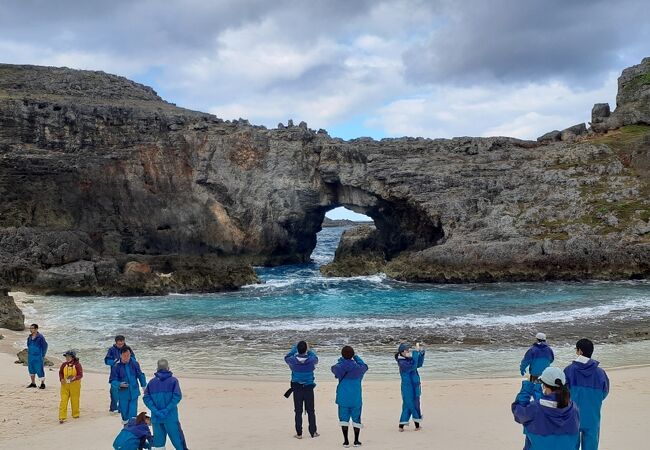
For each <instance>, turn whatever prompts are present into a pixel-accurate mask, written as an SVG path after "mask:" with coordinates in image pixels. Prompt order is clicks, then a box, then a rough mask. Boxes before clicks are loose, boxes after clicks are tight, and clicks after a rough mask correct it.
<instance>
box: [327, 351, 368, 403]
mask: <svg viewBox="0 0 650 450" xmlns="http://www.w3.org/2000/svg"><path fill="white" fill-rule="evenodd" d="M367 371H368V365H367V364H366V363H365V362H363V360H362V359H361V357H360V356H358V355H354V358H352V359H345V358H343V357H341V358H339V361H338V362H337V363H336V364H334V365H333V366H332V373H333V374H334V376H335V377H336V378H337V379H338V380H339V384H338V386H336V404H337V405H339V406H343V407H346V408H357V407H360V406H361V405H362V403H363V402H362V399H361V380H363V375H364V374H365V373H366V372H367Z"/></svg>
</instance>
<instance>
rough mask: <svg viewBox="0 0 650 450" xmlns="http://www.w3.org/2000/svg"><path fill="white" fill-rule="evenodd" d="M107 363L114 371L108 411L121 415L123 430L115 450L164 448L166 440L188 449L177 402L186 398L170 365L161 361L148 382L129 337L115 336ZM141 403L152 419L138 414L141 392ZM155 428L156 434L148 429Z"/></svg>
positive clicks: (116, 442)
mask: <svg viewBox="0 0 650 450" xmlns="http://www.w3.org/2000/svg"><path fill="white" fill-rule="evenodd" d="M104 363H105V364H106V365H107V366H110V368H111V374H110V376H109V378H108V382H109V384H110V392H109V394H110V406H109V411H110V412H111V413H113V414H118V413H119V414H120V417H121V419H122V425H123V428H122V430H121V431H120V433H119V434H118V435H117V437H116V438H115V441H114V442H113V448H114V449H116V450H139V449H142V448H151V449H164V448H165V444H166V442H167V438H168V437H169V440H170V441H171V444H172V445H173V446H174V448H175V449H176V450H187V444H186V441H185V435H184V434H183V429H182V428H181V423H180V421H179V419H178V403H179V402H180V401H181V399H182V398H183V395H182V393H181V388H180V385H179V383H178V379H177V378H176V377H174V376H173V374H172V372H171V371H170V370H169V362H168V361H167V360H166V359H159V360H158V363H157V371H156V372H155V373H154V376H153V378H152V379H151V380H149V382H148V383H147V378H146V377H145V375H144V373H143V372H142V369H141V368H140V364H139V363H138V361H137V360H136V357H135V354H134V352H133V350H132V349H131V347H129V346H128V345H126V338H125V337H124V336H122V335H118V336H115V344H113V346H112V347H110V348H109V349H108V352H107V353H106V357H105V358H104ZM141 388H142V389H144V394H143V397H142V400H143V402H144V404H145V405H146V406H147V408H149V410H150V411H151V416H149V415H147V413H145V412H142V413H140V414H138V412H137V411H138V398H139V397H140V389H141ZM149 426H153V435H152V434H151V431H150V429H149Z"/></svg>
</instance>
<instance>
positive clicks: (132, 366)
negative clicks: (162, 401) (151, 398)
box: [109, 345, 147, 424]
mask: <svg viewBox="0 0 650 450" xmlns="http://www.w3.org/2000/svg"><path fill="white" fill-rule="evenodd" d="M109 381H110V383H111V386H113V387H114V388H116V389H118V396H119V407H120V414H121V415H122V423H124V424H125V423H127V422H128V420H129V419H131V418H133V417H135V414H136V412H137V410H138V397H140V388H139V387H138V383H140V386H142V387H143V388H144V387H145V386H146V385H147V379H146V378H145V376H144V374H143V373H142V370H141V369H140V364H138V362H137V361H136V360H134V359H131V348H129V347H128V346H126V345H125V346H124V347H122V350H121V351H120V361H119V362H118V363H117V364H115V365H114V366H113V367H112V368H111V376H110V378H109Z"/></svg>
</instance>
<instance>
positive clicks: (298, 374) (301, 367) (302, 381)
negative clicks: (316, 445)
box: [284, 341, 320, 439]
mask: <svg viewBox="0 0 650 450" xmlns="http://www.w3.org/2000/svg"><path fill="white" fill-rule="evenodd" d="M284 361H285V362H286V363H287V365H288V366H289V368H290V369H291V392H293V406H294V412H295V422H296V434H295V436H294V437H295V438H296V439H302V411H303V405H304V410H305V411H306V412H307V418H308V420H309V434H310V435H311V437H313V438H315V437H318V436H320V435H319V434H318V432H317V431H316V412H315V411H314V388H315V387H316V383H315V381H314V370H315V369H316V364H318V356H316V353H315V352H314V351H313V350H312V349H311V348H309V346H308V345H307V342H305V341H300V342H298V343H297V344H296V345H294V346H293V347H292V348H291V350H289V353H287V354H286V356H285V357H284Z"/></svg>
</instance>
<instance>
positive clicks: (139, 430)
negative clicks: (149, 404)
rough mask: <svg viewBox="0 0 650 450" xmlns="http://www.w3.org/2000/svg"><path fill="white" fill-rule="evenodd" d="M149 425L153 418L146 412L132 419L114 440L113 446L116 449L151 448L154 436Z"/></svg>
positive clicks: (137, 449) (134, 449)
mask: <svg viewBox="0 0 650 450" xmlns="http://www.w3.org/2000/svg"><path fill="white" fill-rule="evenodd" d="M149 425H151V418H150V417H149V416H147V413H145V412H141V413H140V414H138V416H137V417H135V418H133V419H130V420H129V421H128V422H127V423H126V425H124V427H123V428H122V430H121V431H120V433H119V434H118V435H117V437H116V438H115V440H114V441H113V448H114V449H115V450H142V449H145V448H151V441H152V436H151V430H150V429H149Z"/></svg>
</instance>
